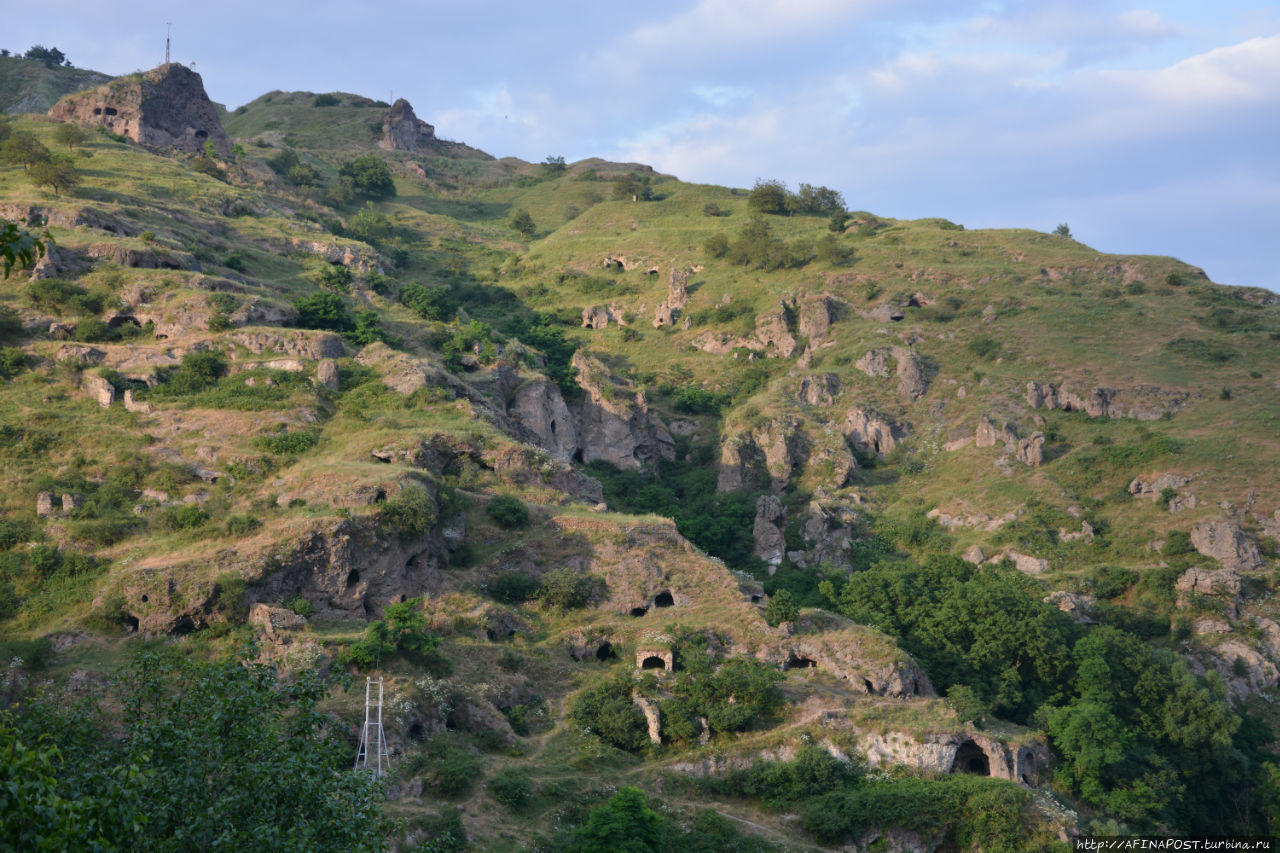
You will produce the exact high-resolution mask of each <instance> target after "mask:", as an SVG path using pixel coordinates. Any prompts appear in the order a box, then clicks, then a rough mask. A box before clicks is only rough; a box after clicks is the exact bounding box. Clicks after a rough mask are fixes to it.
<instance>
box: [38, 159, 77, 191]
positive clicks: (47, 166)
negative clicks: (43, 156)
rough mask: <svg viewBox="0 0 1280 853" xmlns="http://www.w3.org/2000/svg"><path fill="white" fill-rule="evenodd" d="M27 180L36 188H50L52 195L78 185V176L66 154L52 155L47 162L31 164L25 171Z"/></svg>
mask: <svg viewBox="0 0 1280 853" xmlns="http://www.w3.org/2000/svg"><path fill="white" fill-rule="evenodd" d="M27 178H28V179H29V180H30V181H31V183H33V184H35V185H36V186H37V187H51V188H52V189H53V194H54V195H60V194H61V192H62V191H63V190H69V189H74V188H75V187H76V186H77V185H78V184H79V183H80V174H79V173H78V172H77V171H76V166H75V163H74V162H73V161H72V160H71V157H70V156H69V155H67V154H54V155H53V156H51V157H50V158H49V159H48V160H42V161H40V162H38V163H34V164H32V165H31V167H30V168H28V169H27Z"/></svg>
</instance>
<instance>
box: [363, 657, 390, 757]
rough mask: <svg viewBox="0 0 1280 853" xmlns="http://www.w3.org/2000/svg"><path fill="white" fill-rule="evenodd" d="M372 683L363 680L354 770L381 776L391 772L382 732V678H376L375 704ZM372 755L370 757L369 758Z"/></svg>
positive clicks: (368, 678)
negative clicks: (362, 715)
mask: <svg viewBox="0 0 1280 853" xmlns="http://www.w3.org/2000/svg"><path fill="white" fill-rule="evenodd" d="M373 684H374V681H373V679H372V678H370V677H366V678H365V680H364V727H363V728H361V729H360V748H359V749H358V750H357V751H356V767H355V769H356V770H372V771H373V775H374V776H381V775H382V774H384V773H387V772H390V770H391V753H390V752H388V751H387V739H386V737H385V736H384V734H383V731H382V676H378V682H377V684H378V698H377V704H376V705H375V704H374V699H373ZM371 754H372V756H371Z"/></svg>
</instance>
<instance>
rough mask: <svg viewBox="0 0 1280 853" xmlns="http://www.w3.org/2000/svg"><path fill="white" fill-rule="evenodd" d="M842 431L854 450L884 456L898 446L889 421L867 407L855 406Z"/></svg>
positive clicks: (850, 411) (845, 420) (846, 417)
mask: <svg viewBox="0 0 1280 853" xmlns="http://www.w3.org/2000/svg"><path fill="white" fill-rule="evenodd" d="M842 431H843V432H844V437H845V440H846V441H848V442H849V444H850V445H851V446H852V447H853V449H854V450H860V451H864V452H869V453H878V454H880V455H881V456H884V455H885V454H887V453H889V452H890V451H892V450H893V449H894V448H895V447H897V446H898V445H897V441H895V439H894V434H893V433H894V430H893V426H892V425H891V424H890V423H889V421H888V420H886V419H885V418H884V416H883V415H880V414H877V413H876V412H874V411H872V410H871V409H868V408H866V407H865V406H854V407H853V408H852V409H850V410H849V413H848V414H847V415H845V419H844V426H843V430H842Z"/></svg>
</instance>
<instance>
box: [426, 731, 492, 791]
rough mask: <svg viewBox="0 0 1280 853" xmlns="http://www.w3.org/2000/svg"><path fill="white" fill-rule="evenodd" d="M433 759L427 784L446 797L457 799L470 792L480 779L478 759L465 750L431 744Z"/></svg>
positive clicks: (444, 744) (450, 745)
mask: <svg viewBox="0 0 1280 853" xmlns="http://www.w3.org/2000/svg"><path fill="white" fill-rule="evenodd" d="M430 754H431V757H432V759H433V761H432V764H431V772H430V773H429V774H428V777H427V782H428V784H429V785H430V786H431V787H432V788H434V789H435V790H436V791H439V792H440V793H441V794H443V795H445V796H446V797H459V796H462V795H463V794H466V793H467V792H468V791H470V790H471V788H472V786H474V785H475V783H476V782H477V781H478V780H479V778H480V769H481V768H480V759H478V758H476V757H475V756H474V755H472V754H471V753H470V752H469V751H467V750H466V749H462V748H460V747H457V746H454V745H452V744H446V743H444V742H438V745H437V744H432V747H431V749H430Z"/></svg>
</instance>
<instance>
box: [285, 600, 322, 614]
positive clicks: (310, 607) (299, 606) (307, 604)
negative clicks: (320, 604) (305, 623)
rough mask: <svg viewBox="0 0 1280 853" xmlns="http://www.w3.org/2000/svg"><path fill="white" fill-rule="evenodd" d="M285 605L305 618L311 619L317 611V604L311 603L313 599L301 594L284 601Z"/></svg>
mask: <svg viewBox="0 0 1280 853" xmlns="http://www.w3.org/2000/svg"><path fill="white" fill-rule="evenodd" d="M284 606H285V607H287V608H288V609H290V610H292V611H293V612H294V613H297V614H298V615H299V616H301V617H302V618H304V619H310V618H311V617H312V616H314V615H315V612H316V608H315V605H314V604H312V603H311V600H310V599H308V598H304V597H303V596H301V595H299V596H295V597H294V598H291V599H289V600H288V601H286V602H285V603H284Z"/></svg>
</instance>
